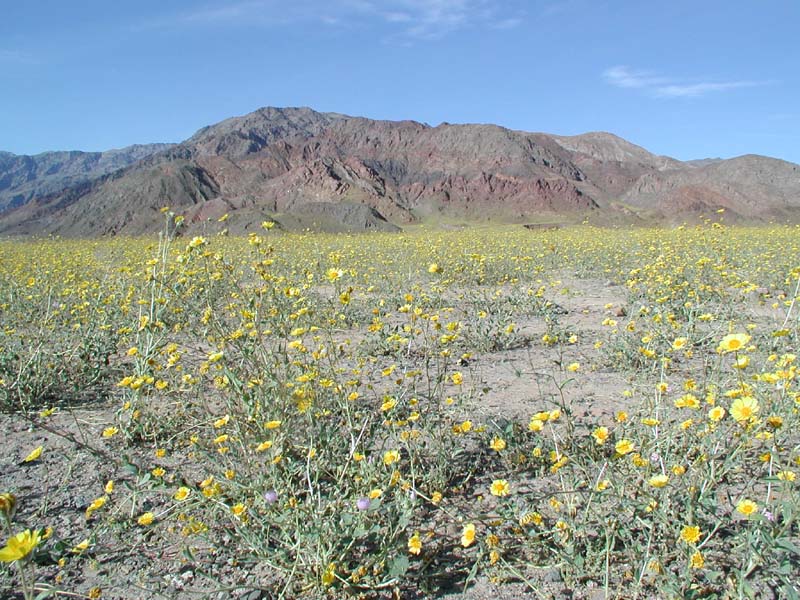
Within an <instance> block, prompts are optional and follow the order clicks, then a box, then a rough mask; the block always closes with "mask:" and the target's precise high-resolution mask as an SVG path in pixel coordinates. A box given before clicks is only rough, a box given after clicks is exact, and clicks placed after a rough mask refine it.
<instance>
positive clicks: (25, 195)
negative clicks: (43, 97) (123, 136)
mask: <svg viewBox="0 0 800 600" xmlns="http://www.w3.org/2000/svg"><path fill="white" fill-rule="evenodd" d="M171 146H172V145H171V144H137V145H134V146H128V147H127V148H120V149H118V150H108V151H107V152H78V151H72V152H44V153H42V154H37V155H35V156H19V155H16V154H11V153H9V152H0V213H3V212H5V211H8V210H10V209H13V208H16V207H18V206H22V205H23V204H26V203H27V202H29V201H30V200H32V199H34V198H41V197H43V196H48V195H51V194H57V193H59V192H62V191H63V190H65V189H66V188H70V187H74V186H76V185H80V184H83V183H86V182H87V181H92V180H94V179H97V178H98V177H101V176H103V175H106V174H107V173H112V172H114V171H117V170H119V169H122V168H125V167H127V166H129V165H132V164H134V163H136V162H138V161H140V160H142V159H143V158H146V157H148V156H150V155H151V154H154V153H156V152H161V151H163V150H165V149H167V148H170V147H171Z"/></svg>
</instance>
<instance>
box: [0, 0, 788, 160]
mask: <svg viewBox="0 0 800 600" xmlns="http://www.w3.org/2000/svg"><path fill="white" fill-rule="evenodd" d="M0 7H2V15H3V17H2V19H0V149H2V150H7V151H10V152H15V153H18V154H33V153H37V152H42V151H45V150H57V149H58V150H64V149H80V150H104V149H109V148H116V147H121V146H125V145H128V144H133V143H147V142H156V141H164V142H167V141H180V140H182V139H185V138H187V137H189V136H190V135H191V134H192V133H194V132H195V131H196V130H197V129H199V128H200V127H203V126H205V125H209V124H212V123H215V122H217V121H220V120H222V119H224V118H227V117H230V116H234V115H241V114H245V113H248V112H250V111H252V110H255V109H257V108H259V107H262V106H310V107H312V108H314V109H316V110H320V111H334V112H342V113H347V114H351V115H358V116H365V117H371V118H376V119H414V120H417V121H423V122H427V123H430V124H431V125H437V124H439V123H441V122H443V121H447V122H450V123H497V124H500V125H504V126H506V127H510V128H513V129H522V130H526V131H544V132H548V133H557V134H565V135H571V134H577V133H582V132H586V131H598V130H602V131H610V132H612V133H615V134H617V135H620V136H622V137H624V138H626V139H628V140H630V141H632V142H634V143H636V144H639V145H641V146H644V147H645V148H647V149H648V150H650V151H651V152H654V153H657V154H667V155H671V156H674V157H676V158H679V159H692V158H702V157H716V156H722V157H730V156H737V155H740V154H746V153H757V154H766V155H769V156H775V157H778V158H783V159H785V160H790V161H793V162H798V163H800V101H798V100H799V99H800V43H798V41H797V39H798V32H797V27H798V25H800V2H798V0H747V1H744V0H726V1H724V2H723V1H717V0H694V1H684V0H670V1H664V2H652V1H641V0H636V1H628V0H613V1H612V0H607V1H603V0H533V1H528V2H525V1H522V0H507V1H495V2H492V1H489V0H386V1H381V0H295V1H294V2H288V1H286V2H283V1H276V0H230V1H222V0H219V1H217V2H210V1H200V2H189V1H186V0H158V1H153V0H138V1H137V2H113V1H109V0H102V1H96V0H75V1H71V2H64V1H63V0H46V1H45V0H28V1H25V2H19V1H16V0H0Z"/></svg>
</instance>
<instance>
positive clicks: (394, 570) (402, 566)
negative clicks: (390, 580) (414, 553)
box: [389, 554, 410, 578]
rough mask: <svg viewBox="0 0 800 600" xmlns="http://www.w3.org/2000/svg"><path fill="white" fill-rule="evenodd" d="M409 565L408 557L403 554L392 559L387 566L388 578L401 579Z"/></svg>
mask: <svg viewBox="0 0 800 600" xmlns="http://www.w3.org/2000/svg"><path fill="white" fill-rule="evenodd" d="M409 564H410V563H409V562H408V557H407V556H405V555H404V554H401V555H399V556H395V557H394V559H392V563H391V565H390V566H389V577H397V578H400V577H402V576H403V575H405V574H406V571H408V566H409Z"/></svg>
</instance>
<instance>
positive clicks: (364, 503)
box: [356, 498, 369, 512]
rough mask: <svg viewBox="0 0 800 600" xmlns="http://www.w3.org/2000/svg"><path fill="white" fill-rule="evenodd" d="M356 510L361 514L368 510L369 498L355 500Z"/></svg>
mask: <svg viewBox="0 0 800 600" xmlns="http://www.w3.org/2000/svg"><path fill="white" fill-rule="evenodd" d="M356 508H357V509H358V510H360V511H361V512H364V511H365V510H367V509H368V508H369V498H359V499H358V500H356Z"/></svg>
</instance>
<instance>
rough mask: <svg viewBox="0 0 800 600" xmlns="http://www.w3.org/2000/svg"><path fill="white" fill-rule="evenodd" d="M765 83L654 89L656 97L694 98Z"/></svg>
mask: <svg viewBox="0 0 800 600" xmlns="http://www.w3.org/2000/svg"><path fill="white" fill-rule="evenodd" d="M767 83H768V82H766V81H728V82H725V83H709V82H707V83H692V84H687V85H665V86H661V87H659V88H656V90H655V92H656V95H658V96H662V97H665V98H695V97H697V96H705V95H706V94H708V93H709V92H725V91H728V90H735V89H739V88H746V87H755V86H759V85H766V84H767Z"/></svg>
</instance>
